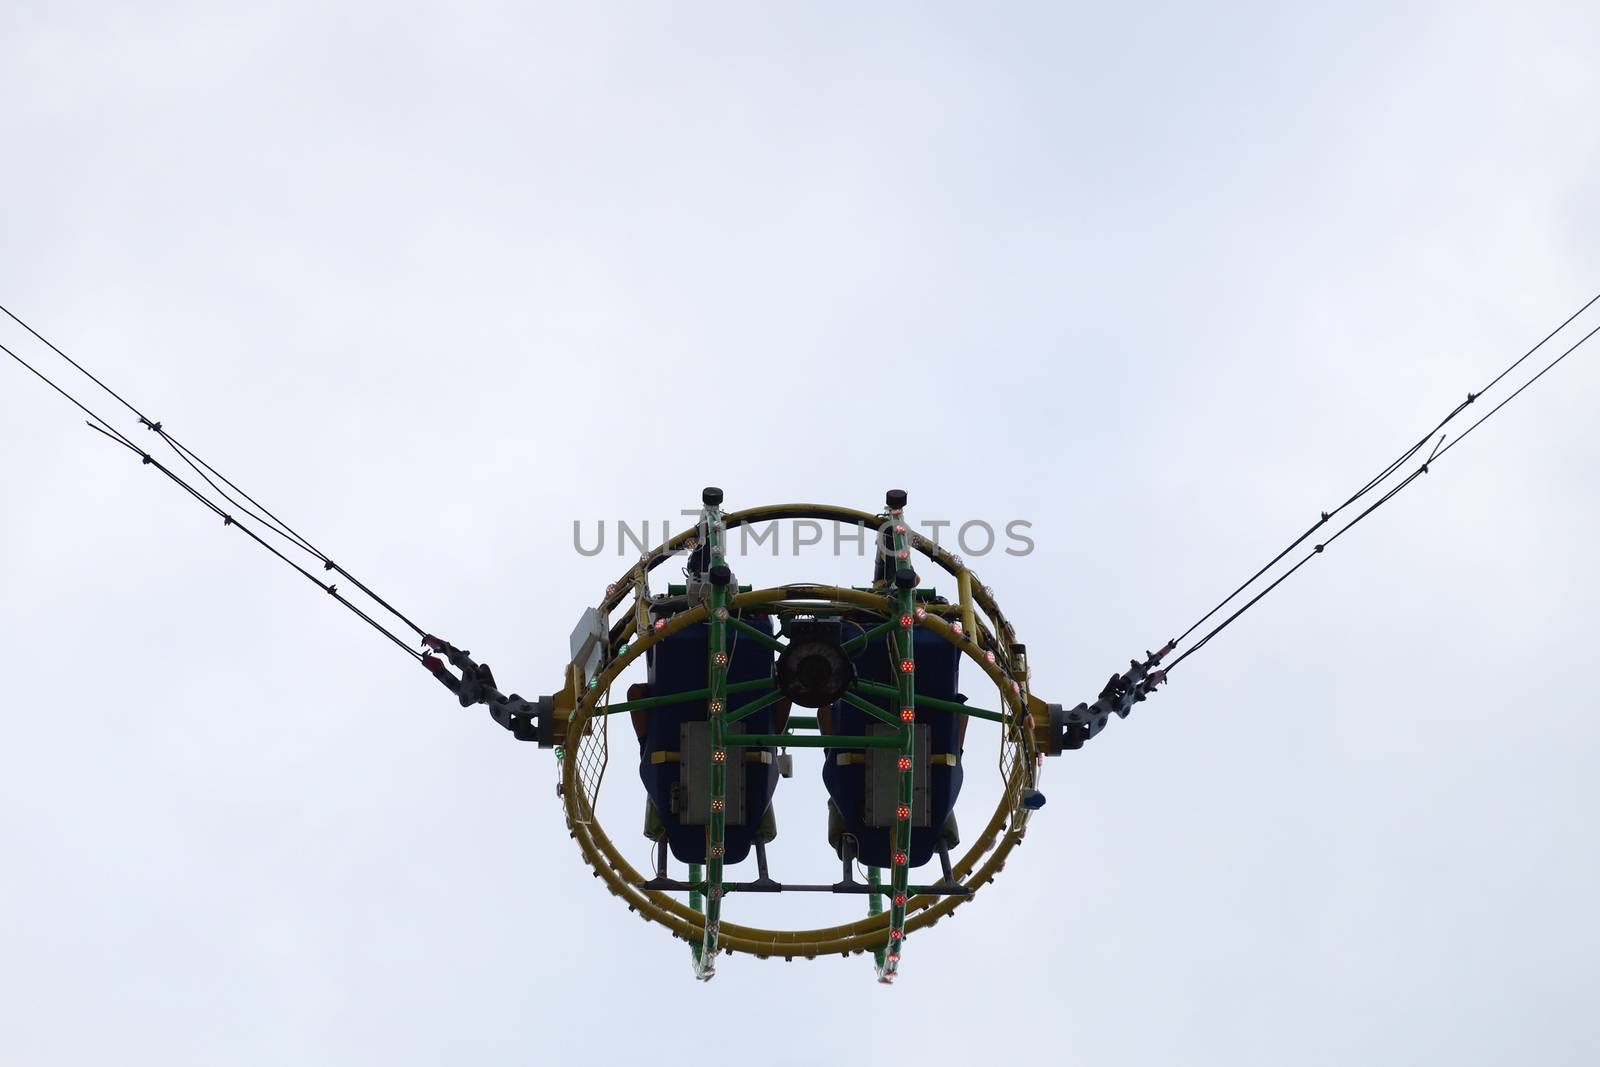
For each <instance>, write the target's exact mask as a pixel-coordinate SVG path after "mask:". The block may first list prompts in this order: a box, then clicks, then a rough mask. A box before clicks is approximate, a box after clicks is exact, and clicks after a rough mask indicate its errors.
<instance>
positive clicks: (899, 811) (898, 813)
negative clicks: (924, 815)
mask: <svg viewBox="0 0 1600 1067" xmlns="http://www.w3.org/2000/svg"><path fill="white" fill-rule="evenodd" d="M894 815H895V818H897V819H909V818H911V809H910V808H908V807H906V806H905V805H904V804H902V805H900V806H899V807H898V808H895V809H894Z"/></svg>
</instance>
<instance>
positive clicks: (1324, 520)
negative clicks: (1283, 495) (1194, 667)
mask: <svg viewBox="0 0 1600 1067" xmlns="http://www.w3.org/2000/svg"><path fill="white" fill-rule="evenodd" d="M1596 301H1600V293H1596V294H1595V295H1594V296H1592V297H1590V298H1589V299H1588V300H1587V301H1586V302H1585V303H1584V305H1583V306H1582V307H1580V308H1579V309H1578V310H1577V311H1574V312H1573V313H1572V314H1571V315H1568V316H1567V318H1566V319H1565V321H1563V322H1562V323H1561V325H1560V326H1557V327H1556V328H1555V329H1553V330H1551V331H1550V332H1549V333H1547V334H1545V336H1544V337H1543V338H1542V339H1541V340H1540V341H1539V343H1538V344H1536V345H1534V346H1533V347H1532V348H1530V349H1528V350H1527V351H1526V352H1524V353H1523V354H1522V355H1521V356H1520V357H1518V358H1517V359H1516V360H1515V361H1513V362H1512V364H1511V365H1510V366H1509V367H1507V368H1506V369H1505V370H1503V371H1501V372H1500V373H1499V374H1497V375H1495V377H1494V380H1493V381H1491V382H1490V383H1489V384H1488V385H1486V386H1484V387H1483V388H1482V389H1480V390H1478V391H1477V392H1476V393H1468V394H1467V398H1466V399H1465V400H1463V401H1462V402H1461V403H1459V404H1457V405H1456V406H1455V408H1454V409H1452V410H1451V412H1450V413H1449V414H1448V415H1446V416H1445V417H1444V418H1443V419H1441V420H1440V421H1439V424H1438V425H1437V426H1435V427H1434V428H1433V429H1431V430H1429V431H1428V432H1427V433H1425V434H1423V435H1422V437H1421V438H1419V439H1418V440H1417V443H1416V444H1414V445H1412V446H1411V447H1410V448H1408V449H1406V450H1405V451H1404V452H1402V453H1401V454H1400V457H1399V458H1398V459H1396V460H1395V461H1394V462H1392V463H1390V464H1389V465H1388V466H1386V467H1384V468H1383V470H1382V471H1381V472H1379V473H1378V475H1377V476H1376V477H1374V478H1372V479H1371V480H1370V481H1368V482H1367V483H1366V484H1365V485H1363V486H1362V487H1361V488H1360V489H1358V490H1357V491H1356V492H1355V493H1354V494H1353V495H1352V496H1351V497H1350V498H1349V499H1348V500H1346V501H1345V502H1344V503H1342V504H1340V505H1339V506H1338V507H1336V508H1334V509H1333V510H1332V511H1325V512H1323V513H1322V515H1321V517H1320V518H1319V519H1318V520H1317V521H1316V522H1315V523H1313V524H1312V525H1311V527H1310V528H1309V529H1308V530H1306V532H1305V533H1303V534H1301V535H1300V536H1299V537H1297V538H1295V539H1294V540H1293V541H1291V542H1290V543H1289V546H1288V547H1287V548H1285V549H1284V550H1283V551H1282V552H1279V553H1278V554H1277V555H1276V556H1273V557H1272V559H1271V560H1269V561H1268V562H1267V564H1266V566H1264V567H1262V568H1261V569H1260V570H1258V571H1256V572H1255V573H1254V574H1252V575H1251V576H1250V577H1249V578H1248V579H1246V580H1245V581H1244V582H1243V583H1242V584H1240V586H1239V587H1238V588H1237V589H1235V590H1234V591H1233V592H1231V593H1229V594H1228V595H1227V596H1226V597H1224V598H1223V599H1222V601H1221V602H1220V603H1218V604H1217V606H1216V607H1214V608H1212V609H1211V610H1210V611H1208V612H1206V613H1205V614H1204V615H1202V616H1200V618H1199V619H1198V620H1197V621H1196V622H1195V623H1194V625H1193V626H1190V627H1189V628H1188V629H1187V630H1185V631H1183V633H1181V634H1179V635H1178V636H1177V637H1176V638H1174V639H1173V640H1174V643H1177V642H1181V641H1183V640H1184V639H1185V638H1187V637H1188V636H1189V635H1190V634H1192V633H1194V632H1195V631H1196V630H1198V629H1200V627H1202V626H1204V625H1205V624H1206V623H1207V622H1208V621H1209V620H1210V619H1211V618H1212V617H1213V616H1215V615H1216V614H1217V612H1219V611H1221V610H1222V609H1223V608H1225V607H1227V606H1228V605H1229V604H1231V603H1232V602H1233V601H1234V600H1235V599H1236V598H1237V597H1238V596H1239V594H1240V593H1243V592H1244V591H1245V590H1246V589H1248V588H1250V587H1251V586H1252V585H1254V584H1255V583H1256V582H1257V581H1258V580H1259V579H1260V578H1261V576H1262V575H1264V574H1266V573H1267V572H1268V571H1270V570H1271V569H1272V568H1273V567H1276V566H1277V565H1278V564H1279V563H1281V562H1283V560H1284V559H1285V558H1286V557H1287V556H1288V555H1289V553H1291V552H1293V551H1294V550H1295V549H1297V548H1299V547H1300V546H1301V545H1302V544H1304V543H1305V542H1306V539H1307V538H1309V537H1311V535H1312V534H1314V533H1316V532H1317V531H1318V530H1320V529H1322V527H1324V526H1326V525H1327V524H1328V523H1329V522H1330V521H1331V520H1332V519H1333V518H1334V517H1335V516H1337V515H1338V514H1340V513H1341V512H1343V511H1344V510H1345V509H1346V508H1348V507H1350V506H1351V505H1352V504H1354V503H1355V502H1356V501H1358V500H1360V499H1361V498H1362V497H1364V496H1366V495H1367V494H1368V493H1370V492H1371V491H1372V490H1373V489H1375V488H1377V487H1378V486H1379V485H1381V484H1382V483H1383V482H1385V481H1387V480H1388V479H1389V478H1390V477H1391V476H1392V475H1393V474H1394V473H1395V472H1396V471H1398V470H1399V469H1400V468H1401V467H1403V466H1404V465H1405V464H1406V463H1408V462H1410V460H1411V457H1413V456H1415V455H1416V454H1417V453H1418V452H1420V451H1421V450H1422V448H1423V446H1424V445H1426V444H1427V443H1428V442H1429V441H1431V440H1432V439H1433V437H1434V435H1435V434H1437V433H1438V432H1439V431H1441V430H1443V429H1444V428H1445V427H1446V426H1448V425H1449V424H1450V423H1451V421H1453V420H1454V419H1455V417H1456V416H1457V415H1460V414H1461V413H1462V412H1463V411H1465V410H1466V409H1467V407H1468V406H1469V405H1470V404H1472V403H1473V402H1474V401H1476V400H1477V399H1478V398H1479V397H1481V396H1482V395H1483V394H1484V393H1487V392H1488V391H1489V390H1490V389H1493V388H1494V387H1495V386H1496V385H1498V384H1499V383H1500V381H1501V379H1503V378H1504V377H1505V376H1506V375H1508V374H1510V373H1511V372H1512V371H1513V370H1515V369H1516V368H1517V367H1519V366H1521V365H1522V363H1523V362H1524V361H1525V360H1527V359H1528V357H1530V356H1532V355H1533V354H1534V353H1535V352H1537V351H1539V349H1541V348H1543V347H1544V346H1545V345H1546V344H1547V343H1548V342H1549V341H1550V339H1551V338H1552V337H1554V336H1555V335H1556V334H1558V333H1560V332H1561V331H1562V330H1564V329H1566V328H1567V327H1568V326H1569V325H1571V323H1572V321H1573V320H1574V319H1576V318H1577V317H1578V316H1579V315H1582V314H1583V313H1584V312H1585V311H1587V310H1589V308H1590V307H1592V306H1593V305H1594V304H1595V302H1596ZM1587 339H1588V338H1587V337H1585V340H1587ZM1578 343H1579V344H1582V343H1583V342H1582V341H1580V342H1578ZM1569 351H1570V349H1569ZM1564 355H1565V353H1563V356H1564ZM1558 362H1559V360H1558ZM1552 365H1553V364H1552ZM1545 370H1549V368H1548V367H1546V368H1545ZM1543 373H1544V371H1541V372H1540V374H1541V375H1542V374H1543ZM1537 380H1538V379H1537V378H1535V379H1534V381H1537ZM1531 384H1533V383H1532V381H1530V382H1529V383H1528V385H1531ZM1522 388H1523V389H1526V388H1527V385H1524V386H1523V387H1522ZM1521 391H1522V390H1521V389H1519V390H1517V392H1521ZM1515 395H1516V393H1513V394H1512V397H1514V396H1515ZM1510 399H1511V397H1507V398H1506V400H1510ZM1504 403H1505V401H1502V402H1501V406H1504ZM1495 410H1496V411H1498V410H1499V408H1498V407H1497V408H1496V409H1495ZM1490 414H1493V412H1490ZM1485 418H1487V416H1485ZM1481 422H1482V420H1481V419H1480V420H1479V423H1481ZM1477 425H1478V424H1476V423H1475V424H1474V427H1473V428H1476V426H1477ZM1467 432H1468V433H1470V432H1471V430H1470V429H1469V430H1468V431H1467ZM1462 436H1463V437H1465V436H1466V434H1463V435H1462ZM1457 440H1460V438H1457ZM1451 447H1452V448H1453V447H1454V442H1452V444H1451ZM1446 451H1448V449H1447V450H1446ZM1273 585H1274V586H1276V585H1277V583H1276V582H1274V583H1273ZM1257 599H1259V598H1257ZM1251 603H1252V604H1253V603H1255V600H1252V601H1251ZM1237 617H1238V616H1237V614H1235V615H1234V616H1232V618H1237ZM1230 621H1231V619H1230ZM1191 651H1192V650H1191ZM1184 655H1188V653H1187V652H1186V653H1184Z"/></svg>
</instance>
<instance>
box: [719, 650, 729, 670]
mask: <svg viewBox="0 0 1600 1067" xmlns="http://www.w3.org/2000/svg"><path fill="white" fill-rule="evenodd" d="M727 665H728V654H727V653H726V652H718V653H717V666H719V667H726V666H727Z"/></svg>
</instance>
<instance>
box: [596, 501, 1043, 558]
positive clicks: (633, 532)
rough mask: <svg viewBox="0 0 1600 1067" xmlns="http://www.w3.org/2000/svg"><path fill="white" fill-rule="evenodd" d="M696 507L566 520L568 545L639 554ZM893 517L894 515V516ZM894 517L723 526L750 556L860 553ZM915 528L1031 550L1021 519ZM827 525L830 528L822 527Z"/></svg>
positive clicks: (956, 542)
mask: <svg viewBox="0 0 1600 1067" xmlns="http://www.w3.org/2000/svg"><path fill="white" fill-rule="evenodd" d="M699 514H700V512H699V511H685V512H684V515H685V516H686V521H683V522H680V523H678V524H677V525H676V527H674V523H673V520H670V519H663V520H661V521H660V522H653V521H651V520H649V519H643V520H638V521H632V520H628V519H614V520H607V519H596V520H592V521H589V522H586V521H585V520H582V519H573V520H572V547H573V548H575V549H577V551H578V554H579V555H580V556H598V555H601V554H603V553H604V552H606V550H607V548H608V547H609V548H610V549H611V550H612V551H614V552H615V554H616V555H618V556H628V555H635V556H636V555H639V554H641V553H643V552H648V551H650V550H651V549H653V548H655V547H656V546H657V545H659V544H662V543H664V542H666V541H670V540H671V539H672V537H673V534H674V533H675V532H682V531H683V530H685V529H689V528H692V527H693V526H694V525H695V519H696V518H698V516H699ZM897 521H898V520H897ZM893 525H894V523H892V522H891V523H885V524H884V525H883V526H881V527H874V526H871V525H868V524H866V523H859V524H858V523H848V522H838V521H826V522H824V521H820V520H817V519H769V520H767V521H765V522H756V523H748V524H743V525H740V526H738V527H735V528H734V529H732V530H730V531H728V543H727V546H726V549H727V551H728V552H729V553H730V554H734V555H740V556H753V555H756V554H758V553H760V552H763V551H764V552H766V553H768V554H769V555H771V556H774V557H777V556H781V555H784V554H785V553H787V554H788V555H792V556H798V555H800V554H801V553H802V552H809V551H824V552H826V551H831V552H832V554H833V555H835V556H844V555H846V554H848V552H849V550H850V549H853V550H854V555H856V556H857V557H860V558H865V557H866V556H867V554H868V553H869V552H871V551H873V550H874V549H876V551H878V552H879V553H881V554H884V555H887V554H889V550H888V548H887V545H888V538H887V534H888V532H889V531H890V530H891V529H892V528H893ZM907 525H908V526H909V527H911V529H912V531H913V532H915V533H920V534H922V535H923V536H924V537H926V538H927V539H928V540H929V541H932V542H933V543H934V544H936V545H939V546H940V547H942V548H945V549H948V550H950V551H953V552H959V553H960V554H961V555H963V556H972V557H975V558H976V557H982V556H987V555H989V554H990V553H993V552H1004V553H1005V554H1006V555H1008V556H1027V555H1031V554H1032V552H1033V548H1034V544H1033V538H1032V537H1031V536H1029V531H1031V530H1032V529H1033V523H1032V522H1030V521H1028V520H1027V519H1008V520H1006V521H1004V522H999V523H994V522H989V521H988V520H986V519H967V520H965V521H961V522H957V521H955V520H953V519H921V520H918V521H915V522H912V521H907ZM829 526H831V527H832V528H833V529H832V531H831V533H830V531H828V530H827V529H826V528H827V527H829Z"/></svg>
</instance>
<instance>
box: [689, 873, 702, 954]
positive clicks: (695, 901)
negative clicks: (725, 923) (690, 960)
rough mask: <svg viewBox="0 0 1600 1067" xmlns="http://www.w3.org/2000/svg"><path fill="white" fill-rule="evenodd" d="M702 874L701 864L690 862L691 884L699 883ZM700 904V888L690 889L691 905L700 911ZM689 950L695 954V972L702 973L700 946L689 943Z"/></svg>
mask: <svg viewBox="0 0 1600 1067" xmlns="http://www.w3.org/2000/svg"><path fill="white" fill-rule="evenodd" d="M700 874H701V871H700V865H699V864H698V863H691V864H689V884H690V885H695V884H696V883H698V882H699V881H700ZM700 904H701V899H700V890H698V889H691V890H689V907H691V908H693V909H694V910H695V911H699V910H700ZM689 951H690V954H691V955H693V956H694V964H695V973H696V974H698V973H700V946H699V945H696V944H694V943H692V942H691V943H690V945H689Z"/></svg>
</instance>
